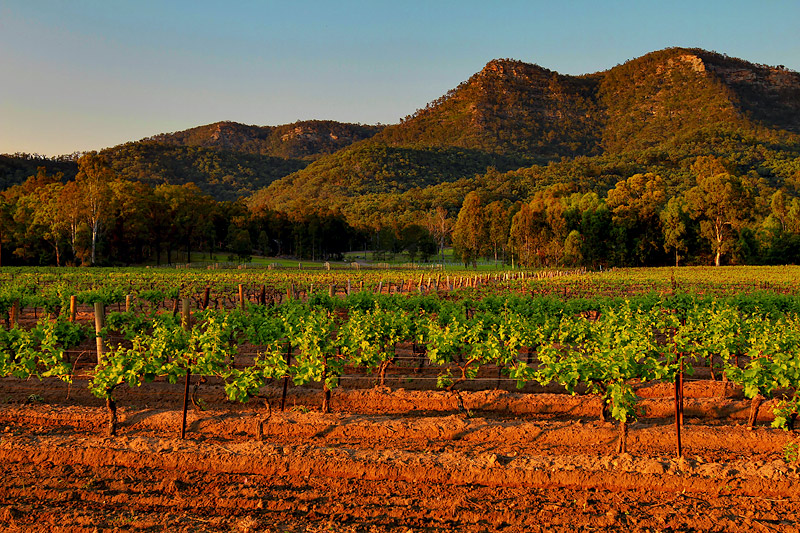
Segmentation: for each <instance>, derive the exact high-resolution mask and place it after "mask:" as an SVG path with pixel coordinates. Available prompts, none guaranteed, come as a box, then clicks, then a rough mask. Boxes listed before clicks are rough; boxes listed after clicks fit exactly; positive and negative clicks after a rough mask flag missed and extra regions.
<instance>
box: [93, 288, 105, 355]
mask: <svg viewBox="0 0 800 533" xmlns="http://www.w3.org/2000/svg"><path fill="white" fill-rule="evenodd" d="M105 326H106V308H105V305H103V302H95V303H94V333H95V337H96V340H97V364H98V365H99V364H100V362H101V361H102V360H103V336H102V330H103V328H104V327H105Z"/></svg>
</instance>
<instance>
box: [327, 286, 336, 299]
mask: <svg viewBox="0 0 800 533" xmlns="http://www.w3.org/2000/svg"><path fill="white" fill-rule="evenodd" d="M335 295H336V285H334V284H333V283H331V284H330V285H328V296H330V297H331V298H333V297H334V296H335Z"/></svg>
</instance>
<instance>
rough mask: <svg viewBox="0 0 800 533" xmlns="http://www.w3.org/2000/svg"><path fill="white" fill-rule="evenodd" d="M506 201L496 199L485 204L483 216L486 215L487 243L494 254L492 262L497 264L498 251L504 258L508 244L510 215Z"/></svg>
mask: <svg viewBox="0 0 800 533" xmlns="http://www.w3.org/2000/svg"><path fill="white" fill-rule="evenodd" d="M509 212H510V211H509V208H508V205H507V203H506V202H503V201H502V200H496V201H494V202H492V203H490V204H489V205H487V206H486V209H485V210H484V216H485V217H486V224H487V233H488V235H487V236H488V238H489V244H490V245H491V247H492V252H493V254H494V262H495V264H497V259H498V253H499V254H500V255H502V256H503V258H505V251H506V245H507V244H508V232H509V230H510V229H511V217H510V216H509Z"/></svg>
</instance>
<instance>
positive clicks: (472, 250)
mask: <svg viewBox="0 0 800 533" xmlns="http://www.w3.org/2000/svg"><path fill="white" fill-rule="evenodd" d="M485 243H486V226H485V220H484V215H483V206H482V205H481V197H480V196H479V195H478V193H477V192H475V191H472V192H470V193H469V194H467V196H466V198H464V204H463V205H462V206H461V210H460V211H459V212H458V219H457V220H456V224H455V227H454V228H453V245H454V246H455V248H456V250H457V251H458V253H459V254H460V256H461V261H462V262H463V263H464V265H468V264H469V263H472V266H473V267H475V268H476V267H477V266H478V257H480V255H481V253H482V252H483V250H484V247H485Z"/></svg>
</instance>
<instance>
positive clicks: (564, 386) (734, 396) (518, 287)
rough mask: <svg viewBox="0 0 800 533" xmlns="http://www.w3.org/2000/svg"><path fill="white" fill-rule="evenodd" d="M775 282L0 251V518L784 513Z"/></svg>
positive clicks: (791, 371) (146, 520) (794, 373)
mask: <svg viewBox="0 0 800 533" xmlns="http://www.w3.org/2000/svg"><path fill="white" fill-rule="evenodd" d="M798 274H800V269H796V268H794V267H781V268H757V267H748V268H729V269H716V270H713V271H710V270H708V269H700V268H682V269H650V270H622V271H611V272H603V273H587V272H582V271H540V272H519V271H516V272H492V273H479V274H476V273H475V272H469V271H464V272H452V271H448V272H446V273H445V272H439V271H435V270H430V271H416V270H408V271H396V270H394V271H393V270H385V269H383V270H381V269H378V270H365V269H359V270H352V271H324V270H323V271H310V270H306V271H303V270H299V269H298V271H291V272H288V271H285V270H284V271H279V270H277V271H276V270H264V271H241V270H227V271H222V270H221V271H195V270H189V269H183V270H182V269H176V270H175V271H169V272H167V271H149V270H142V269H139V270H126V269H122V270H108V271H103V270H99V269H98V270H91V271H86V270H55V269H52V270H48V269H4V270H3V271H1V272H0V317H5V327H0V380H1V381H0V383H2V386H3V390H2V397H0V400H2V403H0V426H2V425H5V426H6V427H5V429H4V431H3V433H2V435H1V436H2V440H0V453H2V454H3V455H4V457H5V459H6V461H5V462H6V463H7V466H5V467H4V468H6V469H7V470H6V471H4V474H6V475H9V472H11V471H16V470H19V471H21V472H24V473H25V474H24V476H23V477H25V476H27V477H29V478H31V479H32V480H34V481H33V482H34V484H37V485H43V486H44V487H45V488H44V489H42V491H40V492H41V494H39V493H38V492H37V493H36V494H33V495H27V494H26V493H25V490H24V483H25V482H24V481H20V482H19V483H16V482H15V483H9V484H8V485H7V486H5V487H4V488H3V489H2V492H1V493H0V503H2V505H3V506H4V507H3V510H2V514H0V523H2V524H4V525H5V526H8V527H12V526H13V527H19V528H21V529H26V530H31V528H32V527H33V526H35V525H36V524H38V523H40V522H41V520H39V519H36V520H32V519H31V515H30V513H36V512H37V510H39V511H41V512H42V513H44V516H45V517H49V518H44V519H42V520H44V521H45V522H46V521H47V520H50V521H51V522H52V523H50V524H49V525H48V526H47V527H42V530H48V531H50V530H53V525H54V524H56V525H58V524H62V525H63V524H64V517H65V516H69V517H70V520H73V521H75V524H76V525H75V527H76V528H77V529H80V528H86V529H93V527H94V526H95V525H96V524H95V521H100V522H101V524H103V525H104V527H106V528H121V529H142V530H148V529H151V530H159V529H162V528H164V527H169V528H171V529H179V530H180V529H183V530H187V531H189V530H192V531H194V530H209V531H216V530H230V529H236V528H238V529H240V530H253V531H255V530H259V531H260V530H274V531H295V530H296V531H317V530H322V529H324V528H329V526H331V524H333V527H334V530H343V531H371V530H377V531H394V530H397V531H406V530H407V528H406V526H412V528H413V529H414V530H416V528H420V529H421V530H430V531H437V530H442V531H445V530H452V529H461V530H475V531H479V530H494V529H501V530H502V529H504V528H505V529H506V530H508V531H529V530H536V527H540V528H541V530H558V529H559V528H562V529H564V530H574V528H572V526H574V525H576V524H577V525H578V526H580V527H578V529H587V530H588V529H603V528H612V529H613V528H615V527H628V528H629V529H633V530H636V528H632V527H631V526H633V525H634V524H638V525H637V527H640V526H641V530H643V531H644V530H648V531H660V530H676V531H677V530H689V529H697V528H698V527H697V525H698V524H705V525H704V526H702V527H699V529H704V530H721V531H727V530H738V529H737V528H739V527H742V528H744V527H748V528H752V527H757V528H766V529H765V530H776V531H792V530H794V531H796V530H797V526H796V525H795V522H794V518H793V517H792V516H791V515H792V513H793V512H796V511H797V510H800V505H798V503H800V494H798V489H797V480H798V470H799V469H800V468H799V467H800V461H798V443H800V439H798V438H797V437H796V434H795V432H794V429H795V424H796V418H797V414H798V409H800V292H798V287H797V283H798V281H797V280H798V276H797V275H798ZM76 448H77V449H76ZM28 463H31V464H30V465H28ZM37 464H39V465H40V466H39V467H38V468H37V466H36V465H37ZM45 464H47V465H56V466H57V467H58V468H56V469H55V472H54V473H53V475H52V477H51V476H49V474H46V473H45V472H44V471H43V470H42V467H43V466H44V465H45ZM9 465H10V466H9ZM22 465H27V466H24V467H23V466H22ZM8 469H11V470H8ZM154 473H155V475H156V477H162V478H163V480H167V481H163V480H159V481H158V483H161V485H164V486H163V487H162V486H161V485H158V483H156V482H155V481H152V483H155V485H154V486H150V485H148V483H150V481H148V480H149V479H150V478H151V477H152V476H153V475H154ZM89 476H90V477H89ZM120 476H123V477H126V478H130V480H131V481H130V483H126V482H123V481H119V479H120ZM143 476H144V478H147V479H143ZM576 476H577V477H576ZM39 478H43V479H39ZM96 478H97V479H106V478H108V480H107V481H103V482H101V483H100V486H98V487H92V486H91V485H92V483H94V481H91V480H93V479H96ZM20 479H22V478H20ZM78 480H82V481H80V482H79V481H78ZM251 480H252V481H251ZM579 480H580V481H579ZM162 481H163V482H162ZM87 483H88V485H89V486H84V485H86V484H87ZM442 483H444V486H446V487H450V490H445V492H444V493H442V494H440V493H439V492H438V491H439V490H440V489H439V487H440V486H441V485H442ZM654 483H655V484H658V485H659V486H661V487H663V488H662V489H660V490H662V491H663V492H664V497H668V498H670V499H671V500H672V503H671V504H670V505H669V506H668V508H667V509H664V511H669V512H665V513H662V512H661V510H659V511H658V513H654V512H652V511H651V510H649V509H650V508H651V507H654V506H658V505H661V504H659V503H658V502H659V501H660V500H659V498H658V497H656V496H653V495H648V492H649V491H650V489H651V487H652V486H653V484H654ZM51 485H53V486H51ZM62 485H63V486H64V487H67V488H65V489H64V490H63V491H61V490H60V489H58V488H57V487H56V486H62ZM205 485H208V486H210V487H214V491H215V492H213V494H216V496H215V497H213V498H210V499H209V498H206V499H203V494H205V493H204V492H203V490H202V486H205ZM136 487H139V488H136ZM176 487H177V488H176ZM159 491H161V492H164V491H166V492H168V493H174V494H177V495H179V496H180V498H179V499H180V500H182V501H184V500H185V503H186V505H187V506H188V508H191V509H193V511H192V512H190V513H189V514H188V515H187V514H186V509H183V511H181V509H180V508H179V507H176V505H177V504H176V503H175V502H171V501H167V500H170V498H166V499H165V498H164V497H161V498H156V497H155V496H154V494H156V493H158V492H159ZM386 491H389V492H386ZM687 491H688V493H689V494H694V496H692V498H694V499H692V498H688V497H686V498H685V497H684V496H683V495H685V494H686V493H687ZM65 494H67V495H68V496H65ZM309 494H312V495H314V497H310V496H309ZM381 494H383V496H381V497H379V495H381ZM115 495H118V496H119V497H118V498H116V499H114V498H112V497H113V496H115ZM65 498H66V500H65ZM148 498H149V499H148ZM371 498H372V499H371ZM519 498H523V499H525V498H527V499H530V502H528V503H525V504H523V505H521V507H518V503H511V502H518V499H519ZM547 498H551V499H552V501H550V502H549V503H546V502H545V500H546V499H547ZM112 500H113V501H116V503H109V501H112ZM438 500H441V501H443V502H445V505H444V507H442V506H441V505H439V504H436V503H435V501H438ZM63 501H67V502H70V503H69V505H67V506H66V509H67V510H66V511H65V510H59V509H58V508H59V505H60V504H61V503H63ZM364 501H366V502H372V503H363V502H364ZM568 501H573V502H574V501H579V502H580V501H583V502H584V503H583V504H582V506H583V508H582V509H580V510H579V511H578V512H577V514H576V516H575V517H574V518H575V520H577V522H564V521H563V520H564V518H563V517H561V518H559V513H557V512H555V510H556V509H558V508H561V509H565V508H567V507H568V506H569V505H571V504H569V505H568V503H565V502H568ZM148 502H149V503H148ZM220 502H222V503H220ZM225 502H227V503H225ZM359 502H362V503H363V504H362V503H359ZM533 502H539V503H540V504H541V506H539V504H535V503H533ZM698 502H702V505H701V504H700V503H698ZM775 502H781V504H780V505H777V504H776V503H775ZM545 503H546V505H545ZM731 504H734V505H735V506H739V507H740V508H741V509H740V511H736V510H735V509H734V511H731ZM529 505H530V506H533V507H536V509H537V511H536V512H535V513H534V512H533V510H532V509H533V507H530V506H529ZM117 506H119V508H120V509H122V510H124V512H125V513H130V514H131V516H134V517H136V518H135V519H134V518H132V519H131V520H130V522H127V523H122V522H114V523H112V522H110V521H109V520H111V518H108V516H106V517H105V518H104V516H105V515H108V514H109V513H110V515H111V516H113V520H117V521H119V520H123V518H121V517H122V516H123V514H121V511H119V509H116V507H117ZM225 506H230V507H232V508H236V512H234V513H233V514H232V515H231V516H227V517H226V518H222V516H223V514H224V513H223V511H222V509H223V508H225ZM115 509H116V510H115ZM621 509H626V510H625V511H623V510H621ZM23 510H27V511H28V512H23ZM788 510H793V511H792V512H788ZM64 513H66V514H64ZM181 513H183V514H181ZM226 513H227V511H226ZM662 514H663V516H661V515H662ZM159 516H160V517H161V518H158V517H159ZM656 516H660V518H654V517H656ZM204 517H205V518H204ZM637 517H638V518H637ZM646 517H649V518H648V519H645V518H646ZM212 518H213V520H212ZM81 520H83V522H81ZM165 520H166V522H165ZM543 520H544V522H542V521H543ZM698 521H700V522H698ZM746 521H749V522H748V523H749V524H750V525H749V526H746V525H744V524H745V523H746ZM84 522H85V523H84ZM148 524H149V525H148ZM248 524H249V525H248ZM279 524H289V525H287V526H286V528H285V529H280V527H279ZM547 524H549V526H547ZM534 526H536V527H534ZM281 527H282V526H281ZM376 527H377V528H378V529H370V528H376ZM426 528H427V529H426ZM770 528H773V529H770ZM792 528H794V529H792Z"/></svg>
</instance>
